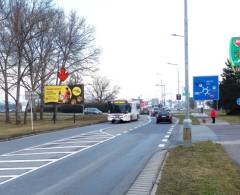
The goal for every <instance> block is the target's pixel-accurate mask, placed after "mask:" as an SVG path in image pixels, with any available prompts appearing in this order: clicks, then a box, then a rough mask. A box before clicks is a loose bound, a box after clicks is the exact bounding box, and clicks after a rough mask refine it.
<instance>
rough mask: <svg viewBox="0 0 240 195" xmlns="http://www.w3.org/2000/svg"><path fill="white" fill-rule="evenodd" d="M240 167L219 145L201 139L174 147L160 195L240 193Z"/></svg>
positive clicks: (164, 173)
mask: <svg viewBox="0 0 240 195" xmlns="http://www.w3.org/2000/svg"><path fill="white" fill-rule="evenodd" d="M239 192H240V166H238V165H236V164H234V163H233V162H232V161H231V160H230V159H229V157H228V156H227V155H226V153H225V151H224V150H223V148H222V147H221V146H220V145H219V144H214V143H212V142H209V141H208V142H206V141H205V142H199V143H196V144H193V145H192V146H191V147H184V146H178V147H176V148H174V149H172V150H170V152H169V155H168V158H167V159H166V163H165V166H164V168H163V172H162V175H161V180H160V184H159V186H158V190H157V193H156V194H157V195H161V194H171V195H175V194H176V195H181V194H239Z"/></svg>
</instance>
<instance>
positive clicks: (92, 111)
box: [84, 108, 102, 114]
mask: <svg viewBox="0 0 240 195" xmlns="http://www.w3.org/2000/svg"><path fill="white" fill-rule="evenodd" d="M84 114H102V111H101V110H99V109H98V108H85V109H84Z"/></svg>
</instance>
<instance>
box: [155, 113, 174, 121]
mask: <svg viewBox="0 0 240 195" xmlns="http://www.w3.org/2000/svg"><path fill="white" fill-rule="evenodd" d="M160 122H169V123H172V114H171V113H170V112H169V111H166V110H162V111H160V112H158V113H157V114H156V123H157V124H158V123H160Z"/></svg>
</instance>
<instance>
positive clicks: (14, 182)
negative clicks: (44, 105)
mask: <svg viewBox="0 0 240 195" xmlns="http://www.w3.org/2000/svg"><path fill="white" fill-rule="evenodd" d="M175 126H176V124H155V119H153V118H152V119H151V118H150V117H148V116H142V117H141V118H140V120H139V121H136V122H131V123H120V124H111V123H103V124H97V125H92V126H87V127H81V128H75V129H68V130H64V131H58V132H52V133H46V134H41V135H37V136H30V137H25V138H21V139H16V140H11V141H7V142H1V143H0V194H4V195H10V194H12V195H13V194H14V195H16V194H18V195H28V194H29V195H31V194H34V195H35V194H37V195H52V194H54V195H55V194H56V195H71V194H72V195H91V194H94V195H107V194H112V195H113V194H116V195H121V194H124V193H125V192H126V191H127V190H128V188H129V187H130V186H131V184H132V183H133V182H134V180H135V179H136V177H137V176H138V174H139V173H140V172H141V170H142V169H143V168H144V166H145V165H146V163H147V162H148V160H149V159H150V158H151V156H152V155H153V154H154V152H155V151H157V150H160V149H162V148H166V147H167V146H168V139H169V137H170V135H171V132H172V131H173V129H174V128H175Z"/></svg>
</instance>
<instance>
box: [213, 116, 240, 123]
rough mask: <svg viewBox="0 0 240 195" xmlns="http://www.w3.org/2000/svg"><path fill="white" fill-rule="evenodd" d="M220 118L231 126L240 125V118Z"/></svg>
mask: <svg viewBox="0 0 240 195" xmlns="http://www.w3.org/2000/svg"><path fill="white" fill-rule="evenodd" d="M218 118H219V119H221V120H223V121H226V122H228V123H230V124H240V116H231V115H219V116H218Z"/></svg>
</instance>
